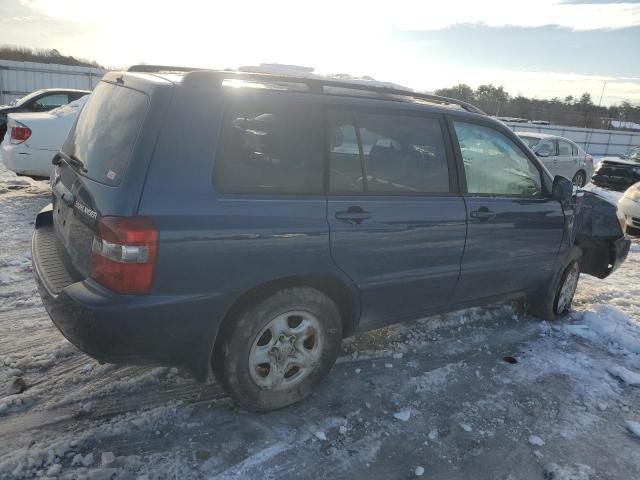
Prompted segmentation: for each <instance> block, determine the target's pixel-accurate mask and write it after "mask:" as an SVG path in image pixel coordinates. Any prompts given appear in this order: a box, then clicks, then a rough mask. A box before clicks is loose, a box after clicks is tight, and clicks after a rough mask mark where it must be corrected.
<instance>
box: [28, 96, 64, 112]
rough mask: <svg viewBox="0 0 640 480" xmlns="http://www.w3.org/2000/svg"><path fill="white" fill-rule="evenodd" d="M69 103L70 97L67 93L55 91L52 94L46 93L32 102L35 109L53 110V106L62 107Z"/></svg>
mask: <svg viewBox="0 0 640 480" xmlns="http://www.w3.org/2000/svg"><path fill="white" fill-rule="evenodd" d="M67 103H69V97H68V95H67V94H66V93H55V94H52V95H45V96H44V97H40V98H39V99H37V100H35V101H34V102H33V104H32V108H33V109H34V110H51V109H53V108H58V107H61V106H62V105H66V104H67Z"/></svg>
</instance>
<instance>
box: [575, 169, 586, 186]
mask: <svg viewBox="0 0 640 480" xmlns="http://www.w3.org/2000/svg"><path fill="white" fill-rule="evenodd" d="M572 182H573V184H574V185H575V186H576V187H584V186H585V185H586V184H587V175H586V174H585V173H584V172H583V171H582V170H579V171H578V172H576V174H575V175H574V176H573V180H572Z"/></svg>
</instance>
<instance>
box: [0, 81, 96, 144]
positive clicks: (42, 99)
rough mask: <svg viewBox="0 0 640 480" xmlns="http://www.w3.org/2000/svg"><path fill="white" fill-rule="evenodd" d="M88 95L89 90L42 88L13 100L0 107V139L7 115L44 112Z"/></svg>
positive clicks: (3, 133)
mask: <svg viewBox="0 0 640 480" xmlns="http://www.w3.org/2000/svg"><path fill="white" fill-rule="evenodd" d="M89 93H91V92H90V91H89V90H78V89H72V88H43V89H42V90H36V91H35V92H32V93H30V94H29V95H26V96H24V97H22V98H19V99H17V100H14V101H13V102H11V103H10V104H9V105H0V139H2V138H4V135H5V133H6V131H7V115H8V114H10V113H19V112H46V111H49V110H53V109H54V108H58V107H61V106H62V105H66V104H67V103H70V102H73V101H75V100H78V99H79V98H80V97H83V96H85V95H87V94H89Z"/></svg>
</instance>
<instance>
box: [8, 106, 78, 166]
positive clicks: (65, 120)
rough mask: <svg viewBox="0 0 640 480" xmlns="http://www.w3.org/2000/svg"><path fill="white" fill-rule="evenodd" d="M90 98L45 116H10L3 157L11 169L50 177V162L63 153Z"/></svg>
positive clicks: (44, 113)
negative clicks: (56, 155)
mask: <svg viewBox="0 0 640 480" xmlns="http://www.w3.org/2000/svg"><path fill="white" fill-rule="evenodd" d="M88 98H89V95H85V96H84V97H81V98H79V99H78V100H75V101H73V102H71V103H69V104H67V105H63V106H61V107H59V108H56V109H54V110H50V111H48V112H42V113H10V114H9V116H8V122H7V133H6V134H5V137H4V141H3V142H2V144H1V145H0V156H1V157H2V160H3V162H4V164H5V165H6V166H7V168H8V169H9V170H13V171H14V172H16V173H17V174H20V175H28V176H31V177H43V178H47V177H49V175H50V172H51V160H52V159H53V157H54V156H55V154H56V152H57V151H58V150H60V148H61V147H62V144H63V143H64V141H65V139H66V138H67V134H68V133H69V130H70V129H71V127H72V126H73V122H74V121H75V119H76V117H77V116H78V113H79V112H80V110H81V109H82V107H83V106H84V104H85V103H86V101H87V99H88Z"/></svg>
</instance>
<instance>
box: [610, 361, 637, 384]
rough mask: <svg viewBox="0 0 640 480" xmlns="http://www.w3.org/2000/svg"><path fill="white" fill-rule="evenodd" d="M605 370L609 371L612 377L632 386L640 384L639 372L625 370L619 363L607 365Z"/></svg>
mask: <svg viewBox="0 0 640 480" xmlns="http://www.w3.org/2000/svg"><path fill="white" fill-rule="evenodd" d="M607 372H609V373H610V374H611V375H613V376H614V377H617V378H619V379H620V380H622V381H623V382H624V383H626V384H627V385H631V386H633V387H635V386H638V385H640V373H636V372H632V371H631V370H627V369H626V368H624V367H623V366H621V365H614V366H612V367H609V368H607Z"/></svg>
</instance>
